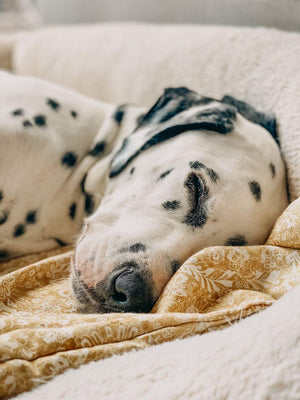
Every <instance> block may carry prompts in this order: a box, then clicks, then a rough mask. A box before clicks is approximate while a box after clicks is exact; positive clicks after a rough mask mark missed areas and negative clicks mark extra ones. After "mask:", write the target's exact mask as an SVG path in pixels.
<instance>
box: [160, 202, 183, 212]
mask: <svg viewBox="0 0 300 400" xmlns="http://www.w3.org/2000/svg"><path fill="white" fill-rule="evenodd" d="M162 206H163V208H165V209H166V210H177V209H178V208H179V207H180V201H178V200H173V201H166V202H165V203H163V204H162Z"/></svg>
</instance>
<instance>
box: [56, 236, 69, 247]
mask: <svg viewBox="0 0 300 400" xmlns="http://www.w3.org/2000/svg"><path fill="white" fill-rule="evenodd" d="M54 240H55V241H56V243H57V244H59V245H60V246H62V247H63V246H66V245H67V243H65V242H63V241H62V240H60V239H58V238H54Z"/></svg>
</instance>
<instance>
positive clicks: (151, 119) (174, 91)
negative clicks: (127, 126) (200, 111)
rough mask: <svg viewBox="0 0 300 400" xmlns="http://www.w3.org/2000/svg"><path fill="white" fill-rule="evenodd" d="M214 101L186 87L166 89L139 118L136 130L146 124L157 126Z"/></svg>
mask: <svg viewBox="0 0 300 400" xmlns="http://www.w3.org/2000/svg"><path fill="white" fill-rule="evenodd" d="M212 101H214V99H212V98H210V97H205V96H201V95H200V94H198V93H196V92H194V91H193V90H190V89H188V88H186V87H178V88H167V89H165V91H164V93H163V95H162V96H160V98H159V99H158V100H157V102H156V103H155V104H154V105H153V106H152V107H151V108H150V110H149V111H148V112H147V113H146V114H145V115H144V116H143V117H142V118H140V120H139V122H138V125H137V127H136V129H139V128H141V127H142V126H145V125H148V124H159V123H161V122H165V121H167V120H168V119H170V118H172V117H174V116H175V115H177V114H178V113H180V112H182V111H185V110H187V109H189V108H190V107H193V106H195V105H202V104H203V105H204V104H208V103H210V102H212Z"/></svg>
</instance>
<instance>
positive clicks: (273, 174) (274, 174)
mask: <svg viewBox="0 0 300 400" xmlns="http://www.w3.org/2000/svg"><path fill="white" fill-rule="evenodd" d="M269 167H270V170H271V174H272V178H275V176H276V169H275V165H274V164H273V163H270V165H269Z"/></svg>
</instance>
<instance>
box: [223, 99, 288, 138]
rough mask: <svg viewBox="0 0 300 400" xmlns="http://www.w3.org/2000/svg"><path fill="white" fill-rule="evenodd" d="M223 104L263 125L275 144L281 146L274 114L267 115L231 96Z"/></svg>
mask: <svg viewBox="0 0 300 400" xmlns="http://www.w3.org/2000/svg"><path fill="white" fill-rule="evenodd" d="M221 102H222V103H225V104H230V105H231V106H234V107H235V108H236V109H237V111H238V112H239V113H240V114H241V115H242V116H243V117H245V118H247V119H248V120H249V121H251V122H254V123H255V124H259V125H261V126H262V127H263V128H265V129H266V130H267V131H269V132H270V134H271V135H272V137H273V138H274V140H275V142H276V143H277V144H278V146H280V143H279V137H278V134H277V127H276V119H275V117H274V116H273V115H272V114H266V113H263V112H261V111H257V110H256V109H255V108H254V107H252V106H250V104H247V103H245V102H243V101H240V100H237V99H235V98H234V97H231V96H224V97H223V99H222V100H221Z"/></svg>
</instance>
